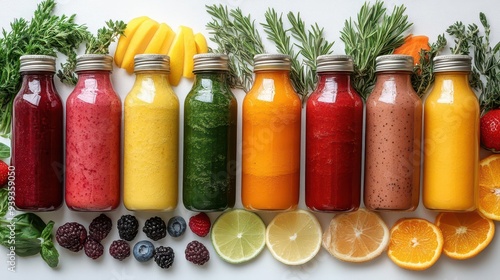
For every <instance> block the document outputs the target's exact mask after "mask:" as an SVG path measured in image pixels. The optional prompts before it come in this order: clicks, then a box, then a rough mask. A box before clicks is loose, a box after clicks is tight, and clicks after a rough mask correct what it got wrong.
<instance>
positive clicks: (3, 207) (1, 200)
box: [0, 188, 9, 218]
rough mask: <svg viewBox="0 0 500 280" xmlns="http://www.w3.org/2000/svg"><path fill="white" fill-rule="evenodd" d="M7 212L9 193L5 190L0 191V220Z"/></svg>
mask: <svg viewBox="0 0 500 280" xmlns="http://www.w3.org/2000/svg"><path fill="white" fill-rule="evenodd" d="M8 210H9V191H8V190H7V189H5V188H1V189H0V218H2V217H5V215H6V214H7V211H8Z"/></svg>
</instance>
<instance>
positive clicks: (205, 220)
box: [189, 212, 210, 237]
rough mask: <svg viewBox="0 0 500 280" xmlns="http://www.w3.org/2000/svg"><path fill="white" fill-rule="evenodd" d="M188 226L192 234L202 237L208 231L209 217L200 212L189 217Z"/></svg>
mask: <svg viewBox="0 0 500 280" xmlns="http://www.w3.org/2000/svg"><path fill="white" fill-rule="evenodd" d="M189 228H190V229H191V231H192V232H194V234H196V235H198V236H201V237H204V236H207V234H208V232H209V231H210V218H209V217H208V215H207V214H205V213H203V212H201V213H199V214H197V215H195V216H192V217H191V218H190V219H189Z"/></svg>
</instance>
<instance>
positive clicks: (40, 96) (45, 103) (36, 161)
mask: <svg viewBox="0 0 500 280" xmlns="http://www.w3.org/2000/svg"><path fill="white" fill-rule="evenodd" d="M55 61H56V58H55V57H53V56H46V55H23V56H21V58H20V72H21V76H22V83H21V89H20V90H19V92H18V94H17V96H16V97H15V99H14V103H13V121H12V158H11V163H12V166H13V168H15V170H14V171H15V179H14V183H15V206H16V208H17V209H20V210H27V211H51V210H56V209H57V208H59V207H60V206H61V204H62V200H63V186H64V185H63V178H64V173H63V147H64V143H63V106H62V101H61V98H60V97H59V94H58V93H57V91H56V88H55V87H54V73H55V71H56V65H55Z"/></svg>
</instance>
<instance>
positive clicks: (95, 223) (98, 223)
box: [89, 214, 113, 241]
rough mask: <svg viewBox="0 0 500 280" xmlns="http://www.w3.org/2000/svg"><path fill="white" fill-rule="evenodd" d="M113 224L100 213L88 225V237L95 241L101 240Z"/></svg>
mask: <svg viewBox="0 0 500 280" xmlns="http://www.w3.org/2000/svg"><path fill="white" fill-rule="evenodd" d="M112 226H113V224H112V222H111V219H110V218H109V217H108V216H106V215H104V214H101V215H99V216H98V217H96V218H95V219H93V220H92V222H91V223H90V225H89V237H90V238H92V239H94V240H95V241H102V240H103V239H104V238H106V236H108V234H109V233H110V232H111V227H112Z"/></svg>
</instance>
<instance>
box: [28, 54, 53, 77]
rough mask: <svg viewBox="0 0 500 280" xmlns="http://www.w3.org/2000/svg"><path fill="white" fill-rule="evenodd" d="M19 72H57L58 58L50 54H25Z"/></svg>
mask: <svg viewBox="0 0 500 280" xmlns="http://www.w3.org/2000/svg"><path fill="white" fill-rule="evenodd" d="M19 61H20V64H21V67H20V68H19V72H37V71H38V72H52V73H55V72H56V58H55V57H54V56H50V55H23V56H21V57H20V58H19Z"/></svg>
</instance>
